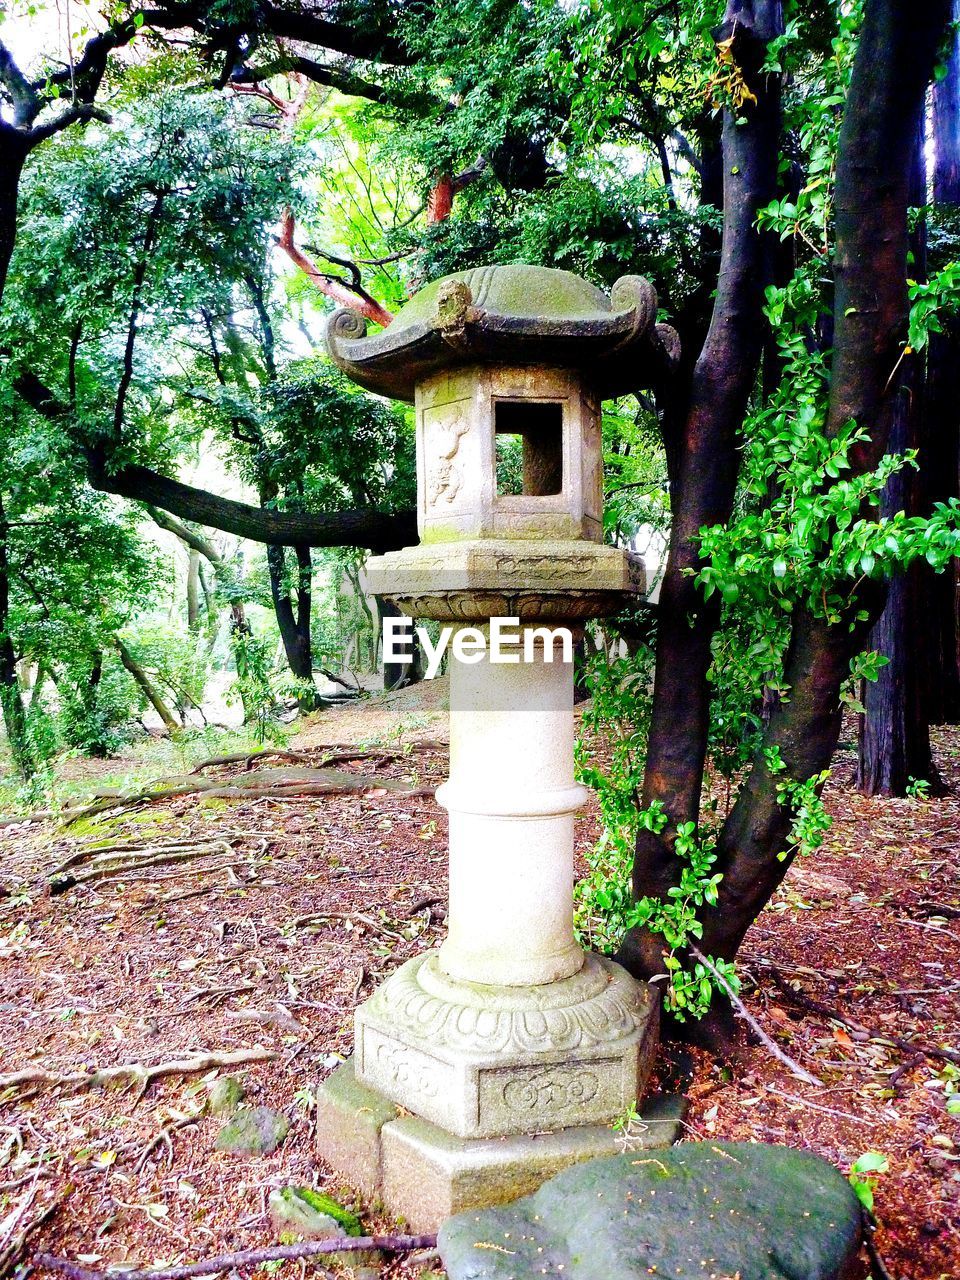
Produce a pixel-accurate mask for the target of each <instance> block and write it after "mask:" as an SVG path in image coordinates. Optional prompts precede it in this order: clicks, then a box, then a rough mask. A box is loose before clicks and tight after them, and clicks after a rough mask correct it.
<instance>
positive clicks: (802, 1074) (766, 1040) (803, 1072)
mask: <svg viewBox="0 0 960 1280" xmlns="http://www.w3.org/2000/svg"><path fill="white" fill-rule="evenodd" d="M687 949H688V950H689V952H690V954H691V955H693V956H695V957H696V958H697V959H698V960H699V961H700V963H701V964H702V965H703V967H704V968H705V969H707V970H708V971H709V973H711V974H712V975H713V977H714V978H715V979H716V981H717V982H719V983H720V985H721V986H722V987H723V989H724V991H726V993H727V996H728V997H729V1000H730V1003H731V1004H732V1005H733V1008H734V1011H735V1012H736V1013H737V1014H738V1015H739V1017H741V1018H742V1019H743V1020H744V1022H745V1023H746V1024H747V1026H748V1027H749V1028H750V1030H751V1031H752V1032H753V1033H754V1035H755V1036H756V1037H757V1038H758V1039H759V1040H760V1042H761V1043H762V1044H763V1045H764V1046H765V1048H767V1049H769V1051H770V1052H771V1053H772V1054H773V1056H774V1057H775V1058H776V1059H777V1061H778V1062H782V1063H783V1065H784V1066H785V1067H786V1068H787V1070H788V1071H789V1072H790V1074H791V1075H794V1076H796V1077H797V1079H798V1080H803V1081H804V1082H805V1083H806V1084H814V1085H816V1086H817V1088H818V1089H822V1088H823V1081H822V1080H821V1079H819V1077H817V1076H815V1075H813V1074H812V1073H811V1072H809V1071H808V1070H807V1069H806V1067H801V1065H800V1063H799V1062H795V1061H794V1060H793V1058H791V1057H790V1055H789V1054H788V1053H784V1051H783V1050H782V1049H781V1048H780V1046H779V1045H778V1044H777V1042H776V1040H774V1039H773V1038H772V1037H771V1036H768V1035H767V1033H766V1031H764V1029H763V1027H761V1025H760V1023H759V1022H758V1021H757V1020H756V1018H755V1017H754V1016H753V1014H752V1013H751V1012H750V1010H749V1009H748V1008H747V1006H746V1005H745V1004H744V1003H743V1001H742V1000H741V999H740V997H739V996H738V995H737V994H736V992H735V991H734V990H733V988H732V987H731V986H730V983H729V982H728V981H727V980H726V978H725V977H724V976H723V974H722V973H721V972H720V970H719V969H718V968H717V966H716V965H715V964H714V963H713V962H712V961H711V960H710V959H709V958H708V957H707V956H705V955H704V954H703V952H702V951H701V950H700V948H699V947H696V946H694V945H693V943H689V942H688V943H687Z"/></svg>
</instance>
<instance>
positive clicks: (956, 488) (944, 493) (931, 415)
mask: <svg viewBox="0 0 960 1280" xmlns="http://www.w3.org/2000/svg"><path fill="white" fill-rule="evenodd" d="M953 17H954V20H955V21H956V20H958V19H960V0H954V4H953ZM932 106H933V199H934V202H935V204H937V205H939V206H941V207H943V208H948V209H956V208H957V207H958V206H960V34H958V33H957V32H956V31H955V32H954V34H953V39H952V42H951V47H950V51H949V57H948V59H947V74H946V75H945V76H944V78H943V79H942V80H939V81H938V82H937V83H936V84H935V85H934V86H933V95H932ZM927 388H928V389H927V418H928V431H927V435H928V440H929V466H928V467H927V468H926V472H927V474H928V476H929V480H930V484H929V490H930V494H929V496H930V500H931V501H932V502H945V501H948V500H949V499H950V498H956V497H958V496H960V325H958V324H957V322H956V321H955V320H949V321H948V322H947V324H946V326H945V332H943V333H934V334H931V335H930V348H929V352H928V357H927ZM931 606H932V609H931V612H932V618H933V644H932V652H931V655H930V684H929V689H928V699H927V716H928V718H929V720H930V723H931V724H943V723H947V724H957V723H960V560H954V561H953V564H952V565H951V566H950V567H949V568H947V569H946V570H944V572H943V573H940V574H937V575H936V577H935V578H934V580H933V584H932V587H931Z"/></svg>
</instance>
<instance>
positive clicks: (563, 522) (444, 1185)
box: [318, 266, 679, 1229]
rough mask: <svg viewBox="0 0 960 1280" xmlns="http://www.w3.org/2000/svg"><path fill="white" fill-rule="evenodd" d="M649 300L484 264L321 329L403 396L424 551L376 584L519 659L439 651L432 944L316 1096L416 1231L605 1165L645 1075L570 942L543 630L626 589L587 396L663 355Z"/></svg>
mask: <svg viewBox="0 0 960 1280" xmlns="http://www.w3.org/2000/svg"><path fill="white" fill-rule="evenodd" d="M656 308H657V299H656V294H655V292H654V290H653V288H652V286H651V285H650V284H649V283H648V282H647V281H646V280H643V279H642V278H640V277H636V276H627V277H624V278H623V279H621V280H618V281H617V283H616V284H615V285H614V287H613V290H612V291H611V294H610V296H609V297H607V295H606V294H604V293H602V292H601V291H600V290H599V289H597V288H595V287H594V286H593V285H591V284H589V283H588V282H587V281H585V280H582V279H581V278H579V277H578V276H575V275H572V274H570V273H569V272H565V271H557V270H551V269H548V268H544V267H528V266H514V267H484V268H480V269H477V270H473V271H466V272H461V273H458V274H456V275H454V276H448V277H445V278H444V279H442V280H438V281H434V282H433V283H432V284H429V285H427V286H426V287H425V288H424V289H422V290H421V291H420V292H419V293H417V294H416V295H415V296H414V297H413V298H412V299H411V301H410V302H409V303H408V304H407V305H406V306H405V307H404V308H403V310H402V311H401V312H400V314H399V315H398V316H397V318H396V320H394V322H393V323H392V324H391V325H390V326H389V327H388V328H387V329H385V330H383V331H382V332H381V333H378V334H376V335H375V336H373V337H369V338H368V337H367V336H366V326H365V322H364V321H363V320H362V319H361V318H360V317H359V316H357V315H356V314H354V313H352V312H344V311H341V312H338V313H336V314H335V315H334V316H333V317H332V318H331V321H330V324H329V328H328V346H329V350H330V355H331V357H332V358H333V360H334V361H335V362H336V363H337V364H338V365H339V366H340V368H341V369H343V370H344V371H345V372H346V373H347V374H348V375H349V376H350V377H351V378H352V379H354V381H356V382H357V383H359V384H360V385H361V386H363V387H366V388H367V389H368V390H370V391H374V392H376V393H378V394H380V395H384V396H389V397H392V398H396V399H400V400H406V401H412V402H414V404H415V406H416V432H417V492H418V515H419V529H420V535H421V539H422V541H421V543H420V545H419V546H418V547H413V548H407V549H405V550H402V551H397V552H391V553H388V554H387V555H384V556H379V557H376V558H374V559H372V560H371V561H369V562H368V566H367V573H368V579H369V581H370V585H371V589H372V590H373V591H374V592H375V593H376V594H378V595H384V596H386V597H387V598H388V599H390V600H392V601H393V603H394V604H396V606H397V607H398V608H399V609H400V610H401V611H402V612H403V613H405V614H408V615H410V616H412V617H416V618H432V619H437V620H439V621H441V622H443V623H446V624H454V625H455V626H458V627H471V628H475V629H476V630H478V631H479V633H480V638H481V639H482V638H487V637H489V636H490V632H491V630H494V631H496V630H497V629H498V628H500V629H501V630H502V629H503V627H504V625H505V624H504V623H503V622H502V620H503V619H507V618H513V619H518V620H519V624H518V625H517V626H516V627H514V628H513V630H512V631H508V632H507V635H508V637H510V638H513V640H514V642H515V645H516V657H515V660H514V659H513V658H511V659H510V660H509V661H507V662H500V663H495V662H491V661H490V660H489V653H485V652H482V651H481V652H479V653H476V654H475V655H474V657H475V659H476V660H475V661H472V662H466V661H464V662H461V661H457V660H455V659H453V658H452V659H451V661H450V777H449V780H448V781H447V782H446V783H444V785H443V786H442V787H440V788H439V790H438V792H437V799H438V801H439V803H440V804H442V805H443V806H444V808H446V809H447V810H448V812H449V816H450V837H449V838H450V906H449V929H448V936H447V940H446V942H445V943H444V944H443V946H442V947H441V948H440V949H439V951H431V952H427V953H426V954H424V955H420V956H417V957H416V958H415V959H413V960H411V961H409V962H408V963H406V964H405V965H403V966H402V967H401V968H400V969H398V970H397V971H396V972H395V973H393V974H392V975H391V977H389V978H388V979H387V980H386V981H385V982H384V983H383V985H382V986H381V987H380V988H379V989H378V990H377V991H376V992H375V994H374V995H373V996H372V997H371V998H370V999H369V1000H367V1001H366V1003H365V1004H363V1005H362V1006H361V1007H360V1008H359V1009H358V1010H357V1013H356V1023H355V1025H356V1043H355V1053H354V1057H353V1059H352V1060H351V1061H350V1062H349V1063H346V1064H344V1066H343V1067H341V1068H338V1070H337V1071H335V1072H334V1073H333V1075H332V1076H331V1077H330V1078H329V1079H328V1080H327V1081H325V1082H324V1084H323V1086H322V1087H321V1090H320V1096H319V1103H318V1108H319V1120H318V1131H319V1135H320V1138H319V1150H320V1153H321V1154H322V1155H323V1156H324V1157H325V1158H326V1159H327V1160H329V1161H330V1163H332V1164H333V1165H334V1167H335V1168H338V1169H339V1170H340V1171H341V1172H342V1173H343V1174H344V1175H345V1176H346V1177H347V1178H348V1179H349V1180H351V1181H353V1182H354V1183H356V1184H358V1185H360V1186H361V1187H362V1188H363V1189H364V1190H365V1191H366V1192H367V1193H368V1194H372V1195H379V1197H380V1198H381V1199H382V1200H383V1201H384V1203H385V1204H386V1205H387V1207H388V1208H389V1209H391V1210H392V1211H393V1212H395V1213H398V1214H401V1215H402V1216H404V1217H405V1218H406V1219H407V1221H408V1222H409V1223H411V1225H412V1226H414V1227H416V1228H420V1229H433V1228H435V1227H436V1226H437V1224H438V1223H439V1222H440V1221H441V1220H442V1219H443V1218H444V1217H445V1216H447V1214H449V1213H451V1212H456V1211H458V1210H460V1209H464V1208H469V1207H475V1206H480V1205H487V1204H492V1203H496V1202H498V1201H504V1200H509V1199H512V1198H513V1197H514V1196H517V1195H521V1194H523V1193H525V1192H527V1191H530V1190H533V1189H534V1188H535V1187H536V1186H537V1185H539V1183H540V1182H541V1181H543V1180H544V1179H545V1178H547V1177H550V1176H551V1175H552V1174H553V1173H555V1172H557V1171H558V1170H559V1169H560V1168H562V1167H563V1166H564V1165H566V1164H569V1163H571V1162H572V1161H575V1160H582V1159H586V1158H589V1157H591V1156H596V1155H605V1154H610V1153H611V1152H612V1151H614V1150H615V1136H614V1133H613V1131H612V1129H611V1128H610V1123H611V1121H612V1120H614V1119H615V1118H616V1117H618V1116H620V1115H622V1114H623V1113H624V1112H625V1111H627V1110H628V1109H629V1108H630V1107H631V1105H632V1104H633V1103H634V1102H635V1101H636V1099H637V1098H638V1097H639V1095H640V1093H641V1092H642V1089H643V1086H644V1083H645V1081H646V1077H647V1074H648V1072H649V1068H650V1062H651V1058H652V1054H653V1051H654V1048H655V1043H656V1023H657V1004H656V1001H655V999H654V996H653V994H652V993H651V991H650V990H649V989H648V988H647V987H646V986H645V985H644V984H642V983H638V982H636V981H635V980H634V979H633V978H631V977H630V976H629V975H628V974H627V973H626V972H625V971H624V970H623V969H622V968H620V967H619V966H618V965H617V964H615V963H614V962H613V961H611V960H609V959H606V958H604V957H601V956H597V955H592V954H585V953H584V952H583V950H582V949H581V947H580V946H579V945H578V943H577V941H576V939H575V937H574V931H573V836H574V816H575V814H576V813H577V811H578V810H579V809H580V808H581V807H582V805H583V804H584V802H585V801H586V799H587V792H586V790H585V788H583V787H582V786H580V785H579V784H578V783H577V782H576V781H575V779H574V771H573V745H574V722H573V668H572V664H571V662H569V661H562V660H561V655H560V654H559V652H555V651H554V650H555V649H556V646H553V647H551V646H550V645H549V644H548V643H543V642H544V641H547V640H548V636H546V635H545V634H544V633H545V632H547V631H549V629H551V628H553V627H559V626H565V627H567V628H569V629H571V631H573V632H574V633H576V632H577V630H578V628H581V627H582V625H583V622H584V621H585V620H586V619H588V618H591V617H599V616H603V615H605V614H609V613H613V612H615V611H616V610H618V609H619V608H621V607H622V606H623V605H624V604H625V603H627V602H629V601H630V600H631V599H632V598H636V597H637V596H638V595H639V594H641V593H642V591H643V590H644V588H645V578H644V571H643V567H642V564H640V562H639V561H638V560H637V559H636V558H635V557H632V556H631V555H630V554H628V553H626V552H624V551H623V550H621V549H619V548H614V547H610V546H605V545H604V544H603V543H602V541H601V538H602V514H603V507H602V453H601V432H600V402H601V401H602V400H603V399H605V398H608V397H611V396H617V395H622V394H626V393H627V392H629V391H636V390H639V389H640V388H642V387H644V386H649V385H651V384H652V383H655V382H656V381H657V380H658V379H660V378H662V377H664V376H666V375H667V374H668V373H669V371H670V369H671V368H672V366H673V365H674V364H675V362H676V358H677V354H678V345H679V344H678V339H677V337H676V334H675V333H674V331H673V330H672V329H670V328H669V327H668V326H665V325H658V324H656V323H655V319H656ZM511 439H512V447H511V446H508V451H507V452H505V451H504V447H503V446H504V442H505V440H511ZM528 642H530V643H528ZM655 1130H656V1125H652V1126H651V1132H653V1131H655Z"/></svg>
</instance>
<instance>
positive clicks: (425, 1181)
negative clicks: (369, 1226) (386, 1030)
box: [317, 1062, 684, 1231]
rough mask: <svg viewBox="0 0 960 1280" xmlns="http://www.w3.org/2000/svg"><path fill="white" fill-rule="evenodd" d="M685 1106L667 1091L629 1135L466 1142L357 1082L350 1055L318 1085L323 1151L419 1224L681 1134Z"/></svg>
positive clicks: (569, 1132)
mask: <svg viewBox="0 0 960 1280" xmlns="http://www.w3.org/2000/svg"><path fill="white" fill-rule="evenodd" d="M683 1110H684V1104H683V1100H682V1099H681V1098H676V1097H671V1096H669V1095H663V1096H660V1097H657V1098H653V1099H651V1100H650V1102H649V1103H648V1104H647V1105H646V1106H645V1107H644V1108H643V1111H642V1113H641V1119H640V1122H639V1123H638V1124H636V1125H634V1126H632V1127H631V1132H630V1136H629V1137H627V1138H624V1137H621V1136H620V1135H619V1134H617V1133H616V1132H615V1131H614V1130H613V1129H612V1128H609V1127H608V1126H601V1125H583V1126H579V1127H576V1128H570V1129H560V1130H558V1131H556V1132H554V1133H538V1134H533V1135H529V1136H528V1135H519V1136H516V1135H515V1136H513V1137H508V1138H475V1139H469V1140H464V1139H462V1138H456V1137H454V1136H453V1135H451V1134H449V1133H446V1132H445V1131H444V1130H443V1129H440V1128H438V1127H437V1126H436V1125H433V1124H430V1123H429V1122H428V1121H426V1120H421V1119H419V1118H418V1117H416V1116H401V1117H400V1118H398V1119H391V1118H390V1116H391V1115H392V1114H394V1115H395V1114H396V1108H395V1107H393V1106H392V1104H390V1103H389V1102H388V1101H387V1100H386V1099H385V1098H384V1097H383V1096H382V1095H381V1094H379V1093H377V1092H376V1091H375V1090H373V1089H367V1088H365V1087H364V1086H363V1085H362V1084H359V1083H357V1081H356V1079H355V1077H354V1073H353V1063H352V1062H345V1063H344V1064H343V1065H342V1066H340V1067H338V1068H337V1069H336V1071H334V1072H333V1074H332V1075H331V1076H329V1077H328V1078H327V1079H326V1080H325V1081H324V1082H323V1083H322V1084H321V1085H320V1088H319V1091H318V1106H317V1153H318V1155H319V1156H320V1157H321V1158H322V1159H324V1160H326V1161H327V1162H328V1163H330V1164H332V1165H333V1166H334V1168H335V1169H337V1170H338V1171H339V1172H340V1173H342V1174H343V1175H344V1177H345V1178H346V1179H347V1180H348V1181H350V1182H353V1183H355V1184H356V1185H358V1186H360V1187H361V1188H362V1190H363V1191H364V1192H365V1193H366V1194H367V1195H368V1196H370V1197H371V1198H372V1197H374V1196H379V1197H380V1198H381V1199H382V1201H383V1203H384V1205H385V1206H386V1208H387V1209H388V1210H389V1211H390V1212H391V1213H393V1214H396V1215H397V1216H398V1217H401V1218H404V1219H405V1220H406V1222H407V1224H408V1226H409V1227H410V1229H411V1230H413V1231H436V1230H437V1228H438V1227H439V1225H440V1223H441V1222H443V1220H444V1219H445V1218H447V1217H449V1216H450V1214H452V1213H459V1212H461V1211H462V1210H464V1209H479V1208H486V1207H488V1206H490V1205H494V1204H505V1203H506V1202H507V1201H510V1200H514V1199H516V1197H517V1196H521V1195H526V1194H528V1193H529V1192H531V1191H535V1190H536V1189H537V1187H539V1186H540V1184H541V1183H542V1182H545V1181H546V1180H547V1179H548V1178H552V1177H553V1175H554V1174H555V1173H559V1172H560V1170H561V1169H565V1168H566V1167H567V1165H570V1164H574V1163H576V1162H578V1161H580V1160H592V1159H594V1158H596V1157H598V1156H609V1155H615V1154H616V1153H617V1152H619V1151H622V1150H623V1149H624V1146H625V1145H627V1146H628V1148H629V1149H630V1150H636V1151H638V1152H639V1151H646V1150H649V1149H651V1148H656V1147H667V1146H670V1145H671V1144H672V1143H673V1142H675V1141H676V1140H677V1139H678V1138H679V1136H680V1126H681V1121H682V1118H683Z"/></svg>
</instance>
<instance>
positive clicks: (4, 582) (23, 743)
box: [0, 497, 37, 781]
mask: <svg viewBox="0 0 960 1280" xmlns="http://www.w3.org/2000/svg"><path fill="white" fill-rule="evenodd" d="M8 532H9V530H8V525H7V517H6V512H5V510H4V506H3V499H2V497H0V710H2V712H3V724H4V728H5V729H6V731H7V743H8V745H9V747H10V754H11V756H12V757H13V763H14V765H15V767H16V769H17V772H18V773H19V774H20V775H21V777H23V778H24V779H25V780H27V781H29V780H30V778H32V777H33V775H34V773H36V770H37V762H36V760H35V759H34V755H33V751H32V749H31V746H30V735H29V732H28V728H27V713H26V709H25V707H24V705H23V694H22V692H21V689H20V679H19V677H18V675H17V653H16V649H15V648H14V645H13V637H12V636H11V634H10V555H9V548H8V545H7V535H8Z"/></svg>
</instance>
